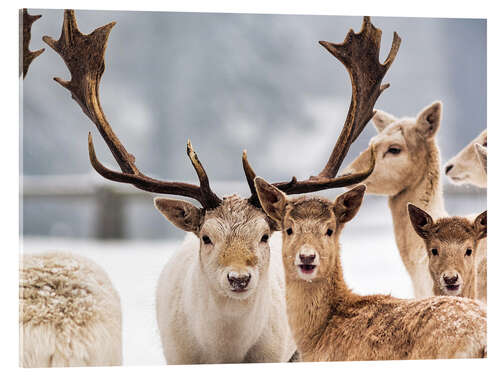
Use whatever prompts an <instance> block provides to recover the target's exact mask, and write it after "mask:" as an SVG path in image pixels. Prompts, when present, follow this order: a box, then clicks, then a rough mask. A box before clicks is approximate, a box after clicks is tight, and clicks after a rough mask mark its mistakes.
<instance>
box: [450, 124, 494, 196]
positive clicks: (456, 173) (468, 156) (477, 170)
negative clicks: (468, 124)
mask: <svg viewBox="0 0 500 375" xmlns="http://www.w3.org/2000/svg"><path fill="white" fill-rule="evenodd" d="M476 145H477V146H476ZM487 145H488V139H487V131H486V129H485V130H483V131H482V132H481V134H479V135H478V136H477V137H476V138H474V139H473V140H472V141H471V142H470V143H469V144H468V145H467V146H465V147H464V149H463V150H462V151H460V152H459V153H458V154H457V155H455V156H454V157H453V158H451V159H450V160H449V161H448V162H447V163H446V166H445V173H446V175H447V176H448V178H449V179H450V180H451V181H452V182H453V183H455V184H458V185H461V184H472V185H475V186H478V187H481V188H485V187H486V186H487V178H486V162H485V160H486V146H487ZM478 146H479V147H481V148H480V149H479V150H478V148H477V147H478ZM483 161H484V163H483Z"/></svg>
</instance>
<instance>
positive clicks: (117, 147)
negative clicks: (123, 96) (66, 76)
mask: <svg viewBox="0 0 500 375" xmlns="http://www.w3.org/2000/svg"><path fill="white" fill-rule="evenodd" d="M114 25H115V22H111V23H109V24H107V25H105V26H102V27H99V28H97V29H95V30H94V31H93V32H92V33H90V34H88V35H85V34H82V33H81V32H80V30H78V25H77V23H76V18H75V12H74V10H65V11H64V22H63V27H62V31H61V36H60V38H59V40H57V41H56V40H54V39H52V38H50V37H48V36H44V37H43V40H44V42H45V43H47V44H48V45H49V46H50V47H52V48H53V49H54V50H55V51H56V52H57V53H58V54H59V55H60V56H61V57H62V58H63V60H64V62H65V63H66V66H67V67H68V69H69V71H70V73H71V80H70V81H64V80H62V79H61V78H54V80H55V81H57V82H58V83H59V84H60V85H61V86H63V87H64V88H66V89H68V90H69V91H70V92H71V97H72V98H73V99H74V100H75V101H76V102H77V103H78V104H79V105H80V107H81V108H82V110H83V112H84V113H85V114H86V115H87V116H88V117H89V118H90V119H91V120H92V122H93V123H94V124H95V125H96V126H97V129H98V130H99V133H100V134H101V136H102V137H103V139H104V140H105V142H106V144H107V145H108V148H109V149H110V150H111V152H112V154H113V156H114V158H115V160H116V161H117V163H118V165H119V166H120V169H121V170H122V173H120V172H115V171H112V170H110V169H107V168H106V167H104V166H103V165H102V164H101V162H100V161H99V160H98V159H97V156H96V153H95V149H94V145H93V142H92V136H91V134H90V133H89V138H88V147H89V158H90V162H91V164H92V166H93V167H94V169H95V170H96V171H97V172H98V173H99V174H100V175H101V176H103V177H104V178H106V179H109V180H112V181H116V182H124V183H129V184H132V185H134V186H135V187H137V188H139V189H141V190H145V191H150V192H154V193H161V194H174V195H181V196H185V197H190V198H193V199H196V200H197V201H199V202H200V203H201V204H202V206H203V207H204V208H206V209H212V208H215V207H217V206H218V205H219V204H220V202H221V200H220V199H219V198H218V197H217V195H215V194H214V193H213V192H212V191H211V190H210V186H209V183H208V177H207V175H206V173H205V171H204V169H203V166H202V165H201V163H200V162H199V160H198V158H197V156H196V154H195V153H194V151H193V150H192V147H191V145H190V143H189V144H188V154H189V157H190V159H191V162H192V163H193V166H194V167H195V169H196V173H197V174H198V177H199V179H200V186H196V185H191V184H186V183H181V182H170V181H160V180H157V179H154V178H151V177H148V176H146V175H144V174H143V173H141V172H140V171H139V169H138V168H137V167H136V166H135V157H134V156H133V155H132V154H130V153H128V152H127V150H126V149H125V147H124V146H123V145H122V143H121V142H120V140H119V139H118V137H117V136H116V134H115V133H114V131H113V129H112V128H111V125H110V124H109V123H108V121H107V119H106V117H105V116H104V112H103V111H102V108H101V103H100V101H99V83H100V81H101V77H102V74H103V72H104V68H105V63H104V53H105V51H106V45H107V41H108V37H109V34H110V32H111V29H112V28H113V26H114ZM189 150H191V152H190V151H189Z"/></svg>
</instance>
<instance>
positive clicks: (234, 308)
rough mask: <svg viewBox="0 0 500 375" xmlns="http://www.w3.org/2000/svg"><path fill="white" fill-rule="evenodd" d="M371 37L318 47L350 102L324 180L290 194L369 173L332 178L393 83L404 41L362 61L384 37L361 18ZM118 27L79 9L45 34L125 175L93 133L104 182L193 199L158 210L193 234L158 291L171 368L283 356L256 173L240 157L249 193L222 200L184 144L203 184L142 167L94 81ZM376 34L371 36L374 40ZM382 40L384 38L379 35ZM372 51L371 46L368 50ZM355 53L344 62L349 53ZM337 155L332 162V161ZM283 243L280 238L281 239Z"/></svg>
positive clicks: (281, 304)
mask: <svg viewBox="0 0 500 375" xmlns="http://www.w3.org/2000/svg"><path fill="white" fill-rule="evenodd" d="M364 23H365V25H366V28H368V29H369V30H370V32H371V33H370V35H369V37H368V38H367V37H366V36H359V34H355V35H354V34H353V33H352V32H351V33H349V34H348V37H347V38H346V39H348V38H355V39H356V40H357V41H358V42H359V45H358V46H357V48H356V50H355V51H347V50H343V49H342V48H341V47H339V48H337V47H335V45H333V44H330V43H328V42H321V44H322V45H323V46H324V47H325V48H326V49H328V50H329V51H330V52H331V53H332V54H334V55H335V56H336V57H337V58H339V59H340V60H341V61H342V62H343V63H344V64H345V65H346V67H347V69H348V70H349V73H350V76H351V80H352V85H353V98H352V103H351V108H350V111H349V114H348V119H347V120H346V123H345V125H344V128H343V130H342V133H341V136H340V137H339V140H338V141H337V144H336V146H335V148H334V149H333V151H332V154H331V156H330V160H329V162H328V163H327V164H326V166H325V168H324V170H323V171H322V172H321V173H320V175H319V176H316V177H311V178H309V179H307V180H303V181H298V180H297V179H296V178H293V179H292V180H291V181H287V182H281V183H276V184H275V185H276V186H278V187H279V188H280V189H281V190H283V191H285V192H287V193H289V194H299V193H307V192H313V191H318V190H323V189H329V188H332V187H339V186H345V185H349V184H353V183H358V182H360V181H362V180H363V179H364V178H366V176H368V175H369V174H370V173H371V171H372V169H373V163H372V164H371V166H370V167H369V168H367V170H366V171H363V172H361V173H359V174H356V175H352V176H349V177H342V178H335V175H336V173H337V170H338V168H339V166H340V164H339V163H336V161H337V160H338V159H339V155H340V156H342V158H343V156H344V155H345V154H346V153H347V150H348V148H349V146H350V145H351V143H352V142H353V141H354V140H355V139H356V137H357V136H358V135H359V133H360V132H361V130H362V129H363V128H364V126H365V125H366V123H367V122H368V121H369V120H370V118H371V116H372V114H373V105H374V103H375V101H376V99H377V98H378V96H379V95H380V93H381V92H382V90H383V89H385V88H387V87H388V85H384V86H382V87H381V86H380V82H381V80H382V78H383V76H384V75H385V73H386V71H387V70H388V69H389V66H390V65H391V63H392V61H393V60H394V58H395V56H396V53H397V51H398V47H399V44H400V39H399V37H398V36H397V35H395V37H394V41H393V46H392V48H391V51H390V54H389V57H388V58H387V60H386V62H385V63H384V64H383V65H380V64H379V63H378V61H377V64H370V61H368V62H367V61H365V60H366V59H365V57H364V55H365V53H366V54H368V52H370V53H371V54H369V55H370V57H371V56H373V53H374V52H375V51H376V52H377V54H376V56H377V58H378V48H379V43H380V35H379V34H380V31H379V30H378V29H375V28H374V27H373V26H372V25H371V23H370V22H369V19H368V18H366V19H365V22H364ZM113 25H114V23H111V24H108V25H106V26H103V27H101V28H99V29H97V30H95V31H94V32H93V33H91V34H89V35H83V34H81V33H80V31H79V30H78V28H77V25H76V20H75V16H74V12H73V11H66V12H65V16H64V25H63V32H62V34H61V38H60V39H59V40H58V41H54V40H52V39H51V38H45V39H44V40H45V41H46V42H47V43H48V44H49V45H50V46H51V47H52V48H54V49H55V50H56V52H58V53H59V54H60V55H61V56H62V58H63V59H64V61H65V63H66V65H67V66H68V68H69V70H70V72H71V81H69V82H66V81H63V80H61V79H59V78H56V81H57V82H59V83H60V84H61V85H62V86H63V87H65V88H67V89H68V90H70V91H71V93H72V97H73V99H75V100H76V101H77V102H78V104H79V105H80V106H81V107H82V109H83V111H84V113H85V114H86V115H87V116H89V118H90V119H91V120H92V121H93V122H94V124H95V125H96V126H97V128H98V129H99V132H100V133H101V135H102V137H103V138H104V140H105V141H106V143H107V145H108V147H109V148H110V150H111V151H112V153H113V155H114V157H115V160H116V161H117V163H118V164H119V166H120V168H121V172H115V171H112V170H110V169H107V168H106V167H104V166H103V165H102V164H101V163H100V162H99V161H98V159H97V157H96V155H95V151H94V147H93V143H92V138H91V136H90V134H89V139H88V142H89V156H90V160H91V164H92V166H93V167H94V169H95V170H96V171H97V172H98V173H99V174H100V175H102V176H103V177H105V178H106V179H109V180H112V181H116V182H122V183H129V184H132V185H134V186H135V187H137V188H139V189H142V190H146V191H149V192H154V193H161V194H172V195H179V196H184V197H189V198H192V199H195V200H197V201H198V202H199V203H200V204H201V206H202V207H201V208H198V207H196V206H194V205H193V204H191V203H188V202H185V201H180V200H173V199H167V198H156V199H155V206H156V208H157V209H158V210H159V211H160V212H161V213H162V214H163V215H164V216H165V217H166V218H167V219H168V220H169V221H170V222H172V223H173V224H174V225H176V226H177V227H179V228H180V229H182V230H185V231H187V232H191V233H192V235H191V234H190V235H189V236H188V237H187V239H186V241H185V243H184V245H183V246H182V248H181V249H179V251H177V252H176V253H175V254H174V255H172V257H171V258H170V260H169V262H168V263H167V265H166V266H165V268H164V270H163V271H162V273H161V276H160V280H159V282H158V288H157V294H156V296H157V298H156V311H157V319H158V326H159V330H160V336H161V340H162V343H163V351H164V355H165V358H166V360H167V363H169V364H189V363H222V362H233V363H234V362H278V361H287V360H289V359H290V357H292V355H293V354H294V352H295V351H296V345H295V343H294V340H293V337H292V334H291V331H290V328H289V326H288V320H287V316H286V303H285V295H284V293H285V290H284V275H283V266H282V264H281V261H280V259H279V258H280V257H279V251H280V249H279V245H278V246H277V247H273V248H270V237H271V234H272V233H273V232H274V231H275V230H276V228H275V226H274V224H273V222H272V221H270V220H269V219H268V217H267V215H266V214H265V212H264V211H263V210H262V208H261V207H260V203H259V200H258V198H257V194H256V191H255V186H254V178H255V173H254V172H253V170H252V168H251V167H250V164H249V163H248V161H247V158H246V153H243V168H244V171H245V175H246V178H247V181H248V183H249V187H250V190H251V192H252V195H251V197H250V198H241V197H239V196H236V195H233V196H229V197H225V198H223V199H220V198H219V197H218V196H217V195H216V194H215V193H214V192H213V191H212V190H211V189H210V185H209V179H208V176H207V174H206V172H205V170H204V168H203V166H202V164H201V162H200V161H199V159H198V157H197V155H196V153H195V152H194V150H193V148H192V147H191V144H190V143H189V142H188V149H187V151H188V156H189V159H190V160H191V163H192V165H193V167H194V168H195V170H196V173H197V175H198V179H199V182H200V184H199V186H197V185H192V184H187V183H182V182H170V181H160V180H156V179H153V178H151V177H148V176H146V175H144V174H143V173H141V172H140V171H139V170H138V168H137V167H136V166H135V159H134V157H133V156H132V155H131V154H130V153H128V152H127V151H126V149H125V148H124V147H123V145H122V144H121V142H120V141H119V139H118V138H117V136H116V135H115V133H114V132H113V130H112V128H111V126H110V124H109V123H108V122H107V121H106V119H105V116H104V113H103V112H102V109H101V106H100V103H99V97H98V87H99V82H100V79H101V75H102V73H103V71H104V52H105V47H106V42H107V38H108V35H109V32H110V30H111V28H112V27H113ZM374 36H375V37H374ZM376 36H378V39H377V38H376ZM365 51H368V52H365ZM352 53H354V56H355V59H353V61H352V62H347V61H346V58H344V54H349V55H352ZM332 160H333V161H332ZM278 242H279V241H278Z"/></svg>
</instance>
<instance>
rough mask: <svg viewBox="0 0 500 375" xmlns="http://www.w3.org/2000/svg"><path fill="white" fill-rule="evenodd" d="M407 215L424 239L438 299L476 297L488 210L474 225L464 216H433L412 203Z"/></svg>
mask: <svg viewBox="0 0 500 375" xmlns="http://www.w3.org/2000/svg"><path fill="white" fill-rule="evenodd" d="M408 214H409V215H410V220H411V223H412V225H413V228H415V232H416V233H417V234H418V235H419V236H420V237H422V239H423V240H424V242H425V247H426V249H427V255H428V257H429V271H430V274H431V277H432V280H433V282H434V294H435V295H436V296H440V295H441V296H442V295H449V296H459V297H467V298H472V299H476V298H477V282H476V274H477V265H476V258H477V256H476V255H477V247H478V243H479V240H481V239H483V238H486V234H487V233H486V232H487V228H486V225H487V224H486V220H487V218H486V211H484V212H483V213H482V214H480V215H478V216H477V217H476V218H475V220H474V222H473V223H471V222H470V221H469V220H468V219H466V218H463V217H445V218H441V219H438V220H436V221H434V220H433V219H432V217H431V216H430V215H429V214H428V213H427V212H425V211H424V210H421V209H420V208H418V207H417V206H414V205H412V204H409V205H408Z"/></svg>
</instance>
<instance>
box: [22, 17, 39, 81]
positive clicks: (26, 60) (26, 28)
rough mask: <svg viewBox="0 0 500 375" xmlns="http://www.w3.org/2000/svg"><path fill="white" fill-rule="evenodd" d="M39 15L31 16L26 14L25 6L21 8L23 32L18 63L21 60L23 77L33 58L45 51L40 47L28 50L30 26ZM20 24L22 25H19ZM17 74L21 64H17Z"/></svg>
mask: <svg viewBox="0 0 500 375" xmlns="http://www.w3.org/2000/svg"><path fill="white" fill-rule="evenodd" d="M40 17H41V15H36V16H32V15H30V14H28V10H27V9H26V8H24V9H23V18H22V20H19V21H20V25H19V28H20V31H22V33H23V49H22V51H20V52H21V53H22V55H21V56H19V57H20V59H19V60H20V61H19V65H21V60H22V64H23V65H22V73H23V79H24V78H26V74H28V69H29V67H30V64H31V63H32V62H33V60H34V59H35V58H36V57H37V56H39V55H41V54H42V52H43V51H45V48H41V49H39V50H37V51H30V41H31V26H32V25H33V22H35V21H36V20H37V19H39V18H40ZM21 25H22V26H21ZM19 74H21V66H19Z"/></svg>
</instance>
